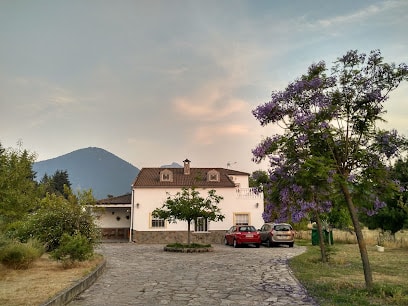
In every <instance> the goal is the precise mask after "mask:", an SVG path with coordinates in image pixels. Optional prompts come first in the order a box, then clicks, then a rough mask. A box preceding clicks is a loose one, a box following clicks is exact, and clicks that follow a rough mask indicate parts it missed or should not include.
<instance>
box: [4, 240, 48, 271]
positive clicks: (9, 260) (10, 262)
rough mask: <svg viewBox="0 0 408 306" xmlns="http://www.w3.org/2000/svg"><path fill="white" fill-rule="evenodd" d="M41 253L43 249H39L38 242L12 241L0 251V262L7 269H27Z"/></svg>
mask: <svg viewBox="0 0 408 306" xmlns="http://www.w3.org/2000/svg"><path fill="white" fill-rule="evenodd" d="M43 252H44V247H40V244H39V243H38V242H34V241H31V242H29V243H21V242H18V241H12V242H10V243H8V244H6V245H5V246H3V247H2V248H1V249H0V261H1V263H2V264H3V265H5V266H6V267H8V268H12V269H18V270H20V269H28V268H29V267H30V266H31V265H32V263H33V262H34V261H35V260H36V259H38V258H39V257H41V255H42V254H43Z"/></svg>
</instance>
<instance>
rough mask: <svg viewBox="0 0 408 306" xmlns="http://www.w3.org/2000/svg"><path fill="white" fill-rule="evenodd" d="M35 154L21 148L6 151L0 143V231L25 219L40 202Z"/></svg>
mask: <svg viewBox="0 0 408 306" xmlns="http://www.w3.org/2000/svg"><path fill="white" fill-rule="evenodd" d="M35 158H36V156H35V154H32V153H30V152H29V151H27V150H23V149H22V148H21V144H19V147H18V148H17V149H4V148H3V147H2V145H1V143H0V230H1V229H4V226H5V225H7V224H8V223H11V222H14V221H17V220H21V219H23V218H24V217H25V216H26V214H27V213H28V212H30V211H32V210H33V209H34V208H35V207H36V205H37V202H38V197H37V189H36V183H35V181H34V176H35V173H34V172H33V170H32V164H33V162H34V160H35Z"/></svg>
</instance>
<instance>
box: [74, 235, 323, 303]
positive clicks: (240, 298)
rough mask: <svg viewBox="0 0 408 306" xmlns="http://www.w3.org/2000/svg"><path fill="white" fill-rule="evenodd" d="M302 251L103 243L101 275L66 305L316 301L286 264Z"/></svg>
mask: <svg viewBox="0 0 408 306" xmlns="http://www.w3.org/2000/svg"><path fill="white" fill-rule="evenodd" d="M304 250H305V249H304V247H299V246H295V247H294V248H287V247H279V248H267V247H261V248H259V249H257V248H252V247H243V248H237V249H234V248H233V247H230V246H224V245H214V252H210V253H171V252H164V251H163V245H139V244H134V243H105V244H102V245H101V252H102V253H103V254H104V255H105V256H106V258H107V266H106V270H105V273H104V274H103V275H102V276H101V277H100V278H99V279H98V280H97V281H96V282H95V283H94V285H93V286H91V287H90V288H89V289H88V290H86V291H85V292H83V293H82V294H81V295H80V296H78V297H77V298H76V299H75V300H74V301H72V302H71V303H70V304H69V305H70V306H81V305H87V306H93V305H95V306H96V305H97V306H102V305H109V306H111V305H112V306H113V305H115V306H121V305H177V306H178V305H317V304H316V303H315V302H314V301H313V300H312V299H311V298H310V297H309V296H308V295H307V292H306V291H305V289H304V288H303V287H302V286H301V285H300V284H299V283H298V281H297V280H296V279H295V278H294V277H293V275H292V274H291V272H290V271H289V270H288V266H287V264H286V261H287V259H288V258H290V257H292V256H295V255H298V254H300V253H302V252H303V251H304Z"/></svg>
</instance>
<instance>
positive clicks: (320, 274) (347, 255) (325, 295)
mask: <svg viewBox="0 0 408 306" xmlns="http://www.w3.org/2000/svg"><path fill="white" fill-rule="evenodd" d="M300 244H302V245H306V246H307V251H306V252H305V253H303V254H301V255H300V256H297V257H295V258H292V259H291V260H290V263H289V264H290V267H291V269H292V270H293V272H294V274H295V276H296V278H297V279H298V280H299V281H300V282H301V283H302V284H303V286H304V287H306V289H307V290H308V292H309V294H310V295H312V296H313V297H315V299H316V301H317V302H318V303H319V305H322V306H329V305H408V277H407V275H408V256H407V255H408V249H407V248H396V247H391V246H388V247H386V249H385V252H384V253H381V252H377V251H376V248H375V246H367V251H368V256H369V260H370V264H371V269H372V272H373V281H374V289H373V290H372V291H370V292H368V291H367V290H366V289H365V282H364V274H363V267H362V262H361V258H360V252H359V249H358V245H357V244H337V243H336V244H335V245H333V246H331V250H330V260H329V263H327V264H323V263H322V262H321V261H320V249H319V246H312V245H311V243H310V242H308V243H305V242H300Z"/></svg>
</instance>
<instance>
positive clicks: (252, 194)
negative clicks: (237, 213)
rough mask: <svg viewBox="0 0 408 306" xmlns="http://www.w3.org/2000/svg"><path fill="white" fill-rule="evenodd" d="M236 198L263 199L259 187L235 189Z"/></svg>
mask: <svg viewBox="0 0 408 306" xmlns="http://www.w3.org/2000/svg"><path fill="white" fill-rule="evenodd" d="M235 191H236V194H237V197H238V198H240V199H248V198H251V199H257V198H262V197H263V191H262V189H261V188H259V187H250V188H236V189H235Z"/></svg>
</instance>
